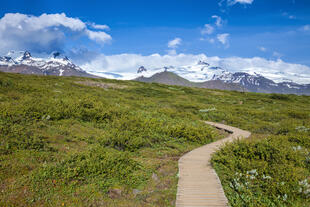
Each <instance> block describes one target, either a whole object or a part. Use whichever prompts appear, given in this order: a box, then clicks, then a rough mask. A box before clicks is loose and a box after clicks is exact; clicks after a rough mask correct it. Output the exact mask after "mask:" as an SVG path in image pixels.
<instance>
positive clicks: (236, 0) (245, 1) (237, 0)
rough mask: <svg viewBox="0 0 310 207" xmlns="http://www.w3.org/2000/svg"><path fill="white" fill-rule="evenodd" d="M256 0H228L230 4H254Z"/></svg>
mask: <svg viewBox="0 0 310 207" xmlns="http://www.w3.org/2000/svg"><path fill="white" fill-rule="evenodd" d="M253 1H254V0H227V4H228V5H235V4H238V3H239V4H252V3H253Z"/></svg>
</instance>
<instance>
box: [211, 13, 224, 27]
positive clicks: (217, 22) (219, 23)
mask: <svg viewBox="0 0 310 207" xmlns="http://www.w3.org/2000/svg"><path fill="white" fill-rule="evenodd" d="M212 18H213V19H215V25H216V26H217V27H221V26H222V25H223V20H222V18H221V17H220V16H217V15H213V16H212Z"/></svg>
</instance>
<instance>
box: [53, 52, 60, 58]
mask: <svg viewBox="0 0 310 207" xmlns="http://www.w3.org/2000/svg"><path fill="white" fill-rule="evenodd" d="M52 55H53V57H54V58H57V57H59V56H60V52H53V53H52Z"/></svg>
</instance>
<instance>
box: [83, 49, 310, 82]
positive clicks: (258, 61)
mask: <svg viewBox="0 0 310 207" xmlns="http://www.w3.org/2000/svg"><path fill="white" fill-rule="evenodd" d="M199 60H205V61H207V62H208V63H210V64H211V65H212V66H219V67H222V68H224V69H226V70H227V71H230V72H247V73H250V74H254V72H256V73H259V74H262V75H264V76H265V77H267V78H270V79H272V80H274V81H276V82H280V81H283V80H284V79H291V80H293V81H295V82H298V83H310V67H308V66H305V65H300V64H292V63H286V62H284V61H282V60H281V59H277V60H267V59H264V58H260V57H253V58H241V57H229V58H221V57H218V56H214V57H208V56H206V55H205V54H198V55H193V54H177V55H159V54H153V55H149V56H143V55H139V54H119V55H110V56H107V55H104V54H101V55H98V56H96V58H94V59H93V60H91V61H89V62H87V63H85V64H83V65H82V68H83V69H85V70H87V71H89V72H92V73H94V74H97V75H103V76H106V74H115V75H116V76H115V77H117V78H119V79H133V78H136V77H137V76H138V75H139V74H137V69H138V68H139V67H140V66H141V65H143V66H144V67H145V68H147V69H148V70H149V71H152V70H154V71H156V69H158V68H161V67H164V66H175V67H178V66H186V65H193V64H196V63H197V62H198V61H199ZM108 77H111V76H108Z"/></svg>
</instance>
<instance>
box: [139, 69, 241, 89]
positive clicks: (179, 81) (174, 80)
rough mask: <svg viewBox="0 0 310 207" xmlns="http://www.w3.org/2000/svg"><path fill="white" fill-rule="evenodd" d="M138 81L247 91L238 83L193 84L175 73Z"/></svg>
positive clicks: (209, 82)
mask: <svg viewBox="0 0 310 207" xmlns="http://www.w3.org/2000/svg"><path fill="white" fill-rule="evenodd" d="M135 80H136V81H140V82H146V83H162V84H167V85H178V86H188V87H198V88H210V89H221V90H235V91H247V90H246V88H244V87H242V86H241V85H240V84H237V83H225V82H223V81H221V80H209V81H205V82H201V83H196V82H191V81H189V80H187V79H185V78H182V77H180V76H178V75H177V74H175V73H172V72H168V71H164V72H159V73H156V74H154V75H153V76H151V77H149V78H146V77H143V76H141V77H138V78H136V79H135Z"/></svg>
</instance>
